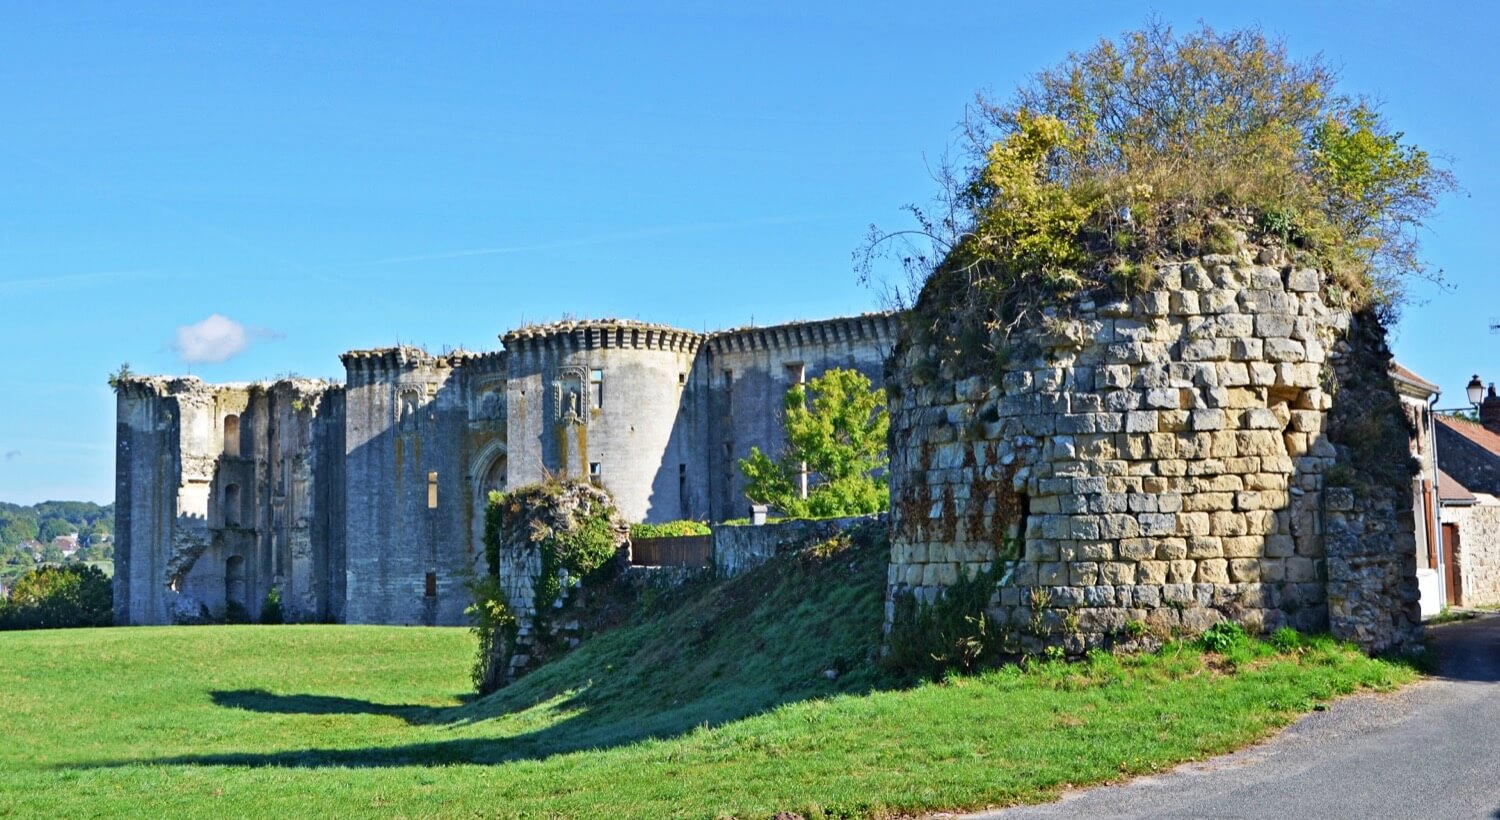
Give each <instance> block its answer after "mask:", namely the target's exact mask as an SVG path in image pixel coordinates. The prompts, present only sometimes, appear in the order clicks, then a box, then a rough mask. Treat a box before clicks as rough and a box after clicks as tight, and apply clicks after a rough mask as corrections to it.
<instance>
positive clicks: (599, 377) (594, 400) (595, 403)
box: [589, 370, 604, 410]
mask: <svg viewBox="0 0 1500 820" xmlns="http://www.w3.org/2000/svg"><path fill="white" fill-rule="evenodd" d="M589 406H590V407H592V408H594V409H595V410H598V409H599V408H601V407H603V406H604V371H603V370H590V371H589Z"/></svg>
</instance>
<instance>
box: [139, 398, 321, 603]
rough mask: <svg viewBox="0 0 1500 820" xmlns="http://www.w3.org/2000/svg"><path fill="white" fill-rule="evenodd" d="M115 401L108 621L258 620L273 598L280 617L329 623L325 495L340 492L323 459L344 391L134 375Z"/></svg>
mask: <svg viewBox="0 0 1500 820" xmlns="http://www.w3.org/2000/svg"><path fill="white" fill-rule="evenodd" d="M116 401H117V405H118V419H119V422H118V430H117V437H116V438H117V444H116V446H117V460H116V496H117V506H116V530H117V545H116V552H117V557H116V580H115V601H116V619H117V620H118V621H119V622H120V623H129V624H164V623H173V622H192V621H198V620H204V619H212V618H223V617H226V616H228V615H232V614H234V613H233V611H232V609H231V605H235V606H238V607H241V608H242V613H243V614H244V615H248V616H249V617H251V618H254V617H257V616H258V615H259V610H260V606H261V603H262V602H263V601H264V599H265V597H266V594H267V593H268V592H269V591H270V590H271V589H272V588H275V589H277V590H279V591H280V593H281V595H282V599H283V603H282V608H283V612H284V614H285V617H286V618H288V619H290V620H294V621H314V620H325V619H327V618H329V617H330V613H331V611H332V608H333V606H334V604H333V599H334V597H335V596H338V595H341V592H340V591H339V590H338V589H337V587H336V581H335V579H333V578H332V577H331V574H330V573H331V570H330V563H333V564H337V562H339V561H341V554H340V547H339V544H338V542H337V539H330V538H328V537H327V535H326V533H327V530H328V528H329V527H330V526H331V525H332V523H331V522H330V516H333V517H336V516H338V515H339V514H340V513H339V506H338V504H337V503H331V502H330V501H329V500H328V499H329V497H330V496H332V495H341V493H340V492H339V490H336V489H335V488H336V487H337V488H339V489H341V487H342V484H341V478H340V473H339V471H338V469H337V467H336V466H335V465H333V464H331V463H330V461H329V459H328V455H329V453H330V451H331V450H337V451H339V453H340V456H341V454H342V453H341V450H342V448H341V447H340V445H339V443H338V440H339V438H340V437H341V435H342V428H341V425H340V426H339V429H337V430H335V429H334V428H333V427H332V426H330V425H329V424H328V423H327V419H329V418H337V417H340V416H339V411H338V408H339V407H340V406H341V402H342V392H341V390H340V389H339V388H337V387H334V386H330V385H328V384H327V383H324V382H319V381H313V380H306V379H284V380H280V381H277V382H257V383H251V384H231V385H208V384H204V383H203V382H201V381H199V380H198V379H194V378H186V379H161V378H136V379H129V380H127V381H125V382H124V383H123V384H121V385H120V386H119V388H118V393H117V399H116ZM320 406H321V407H322V408H323V410H324V412H323V413H321V414H320V413H319V407H320ZM340 460H341V459H340ZM320 465H321V469H320ZM335 523H336V524H337V526H338V528H340V529H342V521H341V520H337V521H336V522H335Z"/></svg>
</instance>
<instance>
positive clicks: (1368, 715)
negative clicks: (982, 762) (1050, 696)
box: [969, 615, 1500, 820]
mask: <svg viewBox="0 0 1500 820" xmlns="http://www.w3.org/2000/svg"><path fill="white" fill-rule="evenodd" d="M1432 636H1433V644H1434V647H1435V648H1436V650H1437V651H1438V653H1439V655H1438V657H1439V659H1440V669H1441V672H1440V676H1438V677H1436V678H1433V679H1431V680H1428V681H1424V682H1422V683H1419V684H1417V685H1415V686H1411V687H1408V688H1407V689H1404V690H1402V691H1400V692H1397V693H1395V694H1390V695H1360V696H1355V697H1350V698H1346V699H1344V700H1341V701H1338V702H1336V703H1334V704H1332V705H1331V706H1329V708H1328V710H1327V711H1324V712H1314V713H1313V714H1311V715H1309V716H1308V717H1306V718H1303V719H1302V720H1300V721H1298V722H1297V723H1295V724H1293V725H1292V726H1291V727H1290V728H1288V729H1287V730H1286V731H1284V732H1283V733H1281V734H1280V735H1277V736H1276V737H1275V738H1272V739H1271V740H1269V741H1266V742H1265V743H1262V744H1259V745H1257V746H1253V747H1250V748H1248V749H1243V750H1241V751H1239V752H1236V753H1234V754H1230V755H1225V756H1223V757H1218V758H1214V759H1212V760H1208V761H1205V762H1202V763H1193V764H1188V765H1185V766H1180V767H1178V768H1176V769H1173V770H1172V771H1170V772H1167V773H1165V774H1162V775H1157V776H1152V777H1143V778H1139V779H1136V780H1132V781H1130V782H1128V783H1124V784H1121V785H1118V786H1103V787H1100V788H1094V789H1086V790H1080V791H1075V792H1070V793H1067V794H1066V795H1064V796H1063V798H1062V799H1061V800H1059V801H1057V802H1055V803H1049V804H1046V805H1042V806H1024V807H1018V808H1014V809H1004V810H999V811H992V812H985V813H982V814H976V815H969V817H971V818H993V819H996V820H998V819H999V818H1003V820H1023V818H1060V817H1069V818H1071V817H1090V818H1093V817H1109V818H1127V817H1132V818H1134V817H1138V818H1148V817H1149V818H1160V817H1214V818H1219V817H1223V818H1275V820H1301V818H1324V817H1328V818H1344V817H1348V818H1388V817H1389V818H1407V817H1411V818H1491V819H1492V820H1493V819H1494V818H1500V616H1495V615H1491V616H1487V617H1480V618H1476V619H1474V620H1470V621H1462V622H1458V623H1453V624H1448V625H1445V626H1440V627H1435V628H1433V629H1432Z"/></svg>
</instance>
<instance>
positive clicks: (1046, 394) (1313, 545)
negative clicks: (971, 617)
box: [888, 254, 1412, 651]
mask: <svg viewBox="0 0 1500 820" xmlns="http://www.w3.org/2000/svg"><path fill="white" fill-rule="evenodd" d="M1270 258H1279V257H1276V256H1275V255H1272V257H1270ZM1257 259H1258V257H1256V256H1255V255H1254V254H1245V255H1240V256H1236V255H1227V256H1222V257H1213V258H1211V259H1210V258H1204V259H1200V260H1188V261H1186V262H1184V263H1180V264H1169V265H1165V266H1163V267H1162V268H1161V269H1160V270H1159V271H1158V277H1157V279H1158V282H1159V283H1161V288H1162V290H1161V291H1160V292H1159V293H1158V294H1157V296H1155V297H1153V298H1149V299H1141V298H1137V299H1131V300H1126V299H1109V300H1103V301H1101V302H1100V303H1098V304H1096V303H1094V302H1091V301H1081V302H1079V303H1077V304H1074V305H1071V306H1068V307H1066V308H1065V309H1064V308H1059V315H1066V316H1067V319H1066V322H1068V323H1071V324H1070V326H1075V325H1076V326H1077V327H1080V328H1082V327H1096V328H1098V331H1097V332H1096V335H1095V336H1093V337H1092V339H1089V338H1082V337H1080V336H1079V335H1078V334H1070V335H1069V339H1070V341H1069V347H1068V348H1067V350H1066V353H1065V354H1062V355H1061V356H1059V357H1057V358H1054V359H1053V360H1045V357H1039V358H1038V359H1037V360H1034V361H1015V362H1010V363H1007V364H1005V365H1004V366H1002V367H1001V368H1000V370H1001V371H1002V372H1000V373H998V374H996V375H993V376H990V377H989V378H990V381H991V382H994V383H998V384H999V385H1000V388H1001V392H1002V393H1003V394H1004V395H1003V397H1002V398H1001V400H1000V401H999V402H998V403H997V404H995V405H993V406H994V407H995V410H994V413H995V414H996V416H997V420H996V421H995V422H994V433H995V434H994V435H991V428H990V427H988V426H986V427H985V428H984V429H983V433H984V437H983V439H982V444H983V448H982V449H981V448H975V449H971V450H969V451H968V452H970V453H973V454H974V455H973V456H972V457H973V458H975V459H976V460H977V461H978V468H977V469H979V470H980V471H984V470H986V469H988V467H989V466H990V465H991V464H993V463H995V462H1002V461H1003V462H1004V463H1005V464H1006V465H1010V466H1008V467H1007V469H1015V468H1016V467H1017V466H1018V465H1019V466H1024V467H1025V468H1026V469H1028V470H1029V471H1030V473H1029V475H1030V476H1032V478H1030V479H1029V480H1028V481H1027V482H1026V483H1025V484H1024V487H1023V490H1024V493H1025V498H1024V499H1020V498H1016V499H1014V500H1012V501H1007V500H1005V496H1004V494H1003V492H1000V493H999V494H996V493H992V492H990V491H988V490H983V491H979V492H975V493H971V494H970V495H961V494H955V493H953V492H951V491H948V490H944V489H942V488H944V487H948V486H949V485H950V484H951V483H953V482H955V481H957V482H962V481H963V479H962V478H961V477H960V478H956V479H955V478H952V477H950V475H949V473H950V471H949V470H948V469H947V468H941V469H940V468H938V467H937V466H935V465H936V461H935V460H934V457H935V456H936V455H937V453H938V450H937V447H938V446H939V445H940V444H941V443H942V442H945V441H948V440H949V439H947V438H946V437H945V436H946V433H945V432H944V431H942V430H939V429H938V428H936V427H935V426H933V425H930V424H927V423H924V422H922V421H920V420H919V419H920V412H921V411H922V409H923V408H924V406H925V402H926V399H925V398H924V397H923V395H922V394H921V392H920V391H918V390H912V389H909V388H908V389H905V390H904V391H903V390H901V389H900V388H901V387H902V385H901V384H900V383H899V380H900V379H901V378H903V375H902V374H900V373H897V374H896V378H897V379H898V384H897V387H898V391H897V392H899V393H900V397H899V398H897V399H895V400H894V401H893V405H892V407H893V416H892V419H893V421H892V436H893V440H895V441H901V442H907V443H908V446H909V447H910V449H909V451H908V452H907V454H906V455H904V456H902V457H900V458H893V462H892V472H891V480H892V493H893V502H894V509H895V513H894V516H893V521H894V538H895V540H896V542H897V543H900V542H902V541H912V542H917V541H922V540H924V539H929V540H930V539H932V538H934V537H936V538H939V539H941V538H942V537H945V536H943V535H942V534H941V533H940V532H938V530H939V529H941V526H948V532H949V533H950V535H949V536H947V537H953V538H958V539H971V540H974V541H976V542H977V543H989V541H988V540H987V539H988V538H989V535H988V534H987V532H986V528H988V527H993V526H994V524H993V523H992V522H993V521H994V520H995V518H996V514H997V511H999V510H1010V511H1011V513H1010V514H1012V515H1017V514H1021V513H1022V511H1024V510H1025V509H1028V508H1029V510H1030V512H1031V516H1030V520H1028V521H1026V522H1025V523H1024V525H1023V526H1022V527H1021V529H1022V530H1023V531H1024V532H1025V533H1026V539H1027V542H1028V546H1027V547H1026V548H1025V549H1024V550H1022V552H1021V556H1022V557H1021V558H1020V560H1021V561H1022V562H1023V563H1029V564H1032V565H1033V566H1034V567H1035V572H1034V573H1033V574H1034V577H1035V578H1036V582H1037V583H1038V584H1042V585H1046V586H1048V587H1050V588H1053V589H1055V590H1063V589H1075V590H1078V591H1077V592H1076V593H1072V592H1069V593H1059V594H1056V595H1054V596H1053V599H1052V600H1053V603H1052V604H1051V605H1050V606H1051V607H1052V610H1053V612H1052V613H1051V614H1047V613H1044V615H1046V617H1045V618H1044V619H1043V620H1044V621H1045V622H1046V623H1048V624H1051V625H1053V626H1057V625H1059V624H1062V623H1064V622H1065V621H1066V619H1065V618H1064V617H1063V611H1062V608H1064V607H1068V606H1073V607H1081V608H1082V609H1083V611H1082V612H1080V613H1078V618H1077V622H1078V624H1079V630H1080V633H1081V634H1080V635H1077V636H1071V637H1068V638H1066V639H1064V638H1062V637H1061V636H1054V639H1055V640H1057V641H1059V642H1060V643H1061V644H1062V645H1064V646H1065V647H1067V648H1069V649H1070V651H1071V650H1072V649H1076V648H1078V647H1088V646H1097V645H1104V644H1105V643H1107V642H1108V640H1109V635H1108V634H1107V632H1106V631H1107V629H1109V628H1112V627H1110V625H1111V624H1114V623H1115V622H1116V621H1117V620H1118V617H1119V616H1118V614H1117V613H1122V612H1123V613H1131V614H1130V615H1129V617H1130V618H1131V619H1141V620H1145V621H1147V622H1148V623H1161V624H1171V625H1172V626H1174V627H1179V628H1186V629H1201V628H1204V627H1206V626H1208V625H1211V624H1212V623H1214V622H1216V621H1218V620H1220V619H1222V618H1223V617H1235V618H1238V619H1240V620H1241V621H1242V622H1244V623H1245V624H1247V625H1249V626H1250V627H1252V628H1261V627H1265V628H1274V626H1277V625H1282V624H1290V625H1293V626H1296V627H1298V628H1302V629H1326V628H1332V629H1333V630H1334V631H1335V633H1336V634H1339V635H1340V636H1341V637H1350V638H1353V639H1356V640H1359V641H1361V642H1363V643H1365V645H1367V646H1369V647H1371V648H1387V647H1391V646H1405V645H1409V643H1410V637H1411V634H1412V628H1411V622H1410V620H1409V619H1408V610H1409V607H1407V606H1406V603H1405V602H1404V596H1406V595H1407V593H1406V591H1405V585H1406V580H1405V579H1406V576H1405V575H1404V574H1403V573H1404V572H1405V568H1404V566H1403V563H1402V562H1403V561H1406V560H1407V559H1408V558H1409V557H1410V555H1411V545H1410V544H1408V543H1407V542H1406V541H1404V540H1403V537H1402V536H1401V535H1399V533H1400V531H1401V526H1400V525H1399V524H1398V515H1397V511H1398V509H1399V503H1398V502H1397V501H1390V500H1384V501H1378V503H1377V502H1376V501H1373V500H1371V499H1367V498H1364V497H1357V496H1356V494H1353V493H1350V492H1348V491H1345V490H1341V489H1340V488H1329V489H1327V490H1325V489H1324V487H1323V475H1324V473H1325V472H1326V471H1327V470H1328V469H1329V468H1330V467H1332V466H1333V465H1335V464H1340V463H1342V462H1341V459H1344V458H1345V457H1346V455H1345V454H1342V453H1341V452H1340V450H1338V449H1337V448H1335V447H1334V446H1333V444H1332V443H1331V442H1330V441H1329V438H1328V430H1329V421H1328V419H1329V412H1330V410H1331V409H1332V408H1333V407H1334V394H1333V393H1331V392H1325V389H1324V388H1325V387H1326V386H1328V384H1329V382H1328V379H1329V378H1330V376H1331V377H1332V378H1333V383H1342V380H1344V379H1345V378H1346V377H1347V375H1348V371H1347V368H1348V367H1350V366H1352V365H1350V364H1349V362H1350V361H1352V360H1353V359H1354V358H1358V357H1351V356H1350V355H1349V352H1350V350H1351V349H1352V348H1351V347H1350V345H1351V343H1350V342H1349V341H1348V338H1349V337H1347V336H1346V331H1347V330H1348V328H1349V323H1350V321H1351V319H1350V316H1349V314H1348V313H1346V312H1342V311H1334V310H1329V309H1328V308H1327V306H1325V305H1324V304H1323V302H1322V300H1321V296H1320V295H1319V289H1320V287H1321V276H1320V275H1319V274H1318V273H1317V272H1316V271H1311V270H1305V269H1293V268H1275V267H1268V266H1267V265H1266V264H1264V263H1261V262H1259V261H1257ZM1362 338H1368V337H1362ZM1364 343H1365V342H1361V344H1364ZM1377 344H1378V343H1377ZM1012 349H1015V348H1012ZM1375 353H1376V354H1377V356H1376V357H1377V358H1378V356H1379V355H1381V354H1382V351H1375ZM1364 360H1370V359H1369V357H1368V356H1366V357H1364ZM1381 361H1382V362H1383V361H1384V360H1383V359H1382V360H1381ZM1014 373H1024V374H1027V375H1026V376H1024V377H1017V376H1014V375H1013V374H1014ZM1381 375H1383V374H1381ZM1362 383H1365V384H1369V383H1377V384H1378V383H1380V380H1379V379H1376V380H1373V382H1372V380H1368V379H1365V380H1364V381H1363V382H1362ZM944 406H945V407H946V406H947V405H944ZM1058 408H1062V409H1061V410H1059V409H1058ZM1080 408H1089V409H1088V410H1086V411H1085V410H1081V409H1080ZM974 412H976V411H968V413H969V414H973V413H974ZM1096 413H1097V414H1099V415H1097V416H1096V415H1091V414H1096ZM1105 417H1107V418H1109V419H1110V420H1109V421H1108V422H1104V421H1102V419H1104V418H1105ZM1011 422H1014V423H1015V426H1010V423H1011ZM950 426H951V425H950ZM971 429H972V428H971ZM1016 430H1019V431H1024V432H1025V434H1026V438H1025V439H1018V438H1016V437H1015V434H1014V432H1012V431H1016ZM1406 457H1407V454H1406V453H1392V454H1391V458H1392V459H1395V460H1402V461H1403V463H1404V460H1405V459H1406ZM1007 459H1009V460H1007ZM938 460H941V459H938ZM1015 486H1017V487H1022V485H1020V484H1017V485H1015ZM976 489H977V488H976ZM940 499H941V500H943V501H944V504H943V507H942V509H941V510H940V511H939V512H940V514H939V515H938V516H937V518H936V519H933V518H931V517H928V516H925V515H917V516H911V515H908V514H907V513H908V511H922V512H924V513H925V512H929V511H930V508H931V503H932V502H933V501H935V500H940ZM976 503H984V504H987V505H988V506H984V507H982V508H981V509H980V510H979V512H976V511H975V509H973V508H972V507H971V505H974V504H976ZM1407 503H1408V504H1409V499H1408V501H1407ZM999 517H1000V518H1002V519H1003V518H1004V514H1003V513H1001V514H999ZM950 520H951V521H952V524H951V525H941V526H940V522H944V521H950ZM1408 520H1409V519H1408ZM1408 526H1409V524H1408ZM1033 541H1035V542H1037V543H1038V544H1039V546H1038V547H1036V548H1033V547H1031V546H1030V544H1031V543H1032V542H1033ZM1325 542H1326V543H1325ZM1054 549H1055V550H1056V552H1054V551H1053V550H1054ZM893 554H894V555H895V556H896V560H901V559H902V558H901V557H902V555H903V553H901V552H899V551H896V552H894V553H893ZM1325 554H1326V555H1327V556H1328V557H1327V559H1326V563H1325V558H1324V556H1325ZM928 560H929V561H930V560H934V559H931V558H929V559H928ZM892 577H893V578H910V577H911V576H910V575H902V574H901V573H896V574H893V575H892ZM924 577H925V576H924ZM1016 577H1019V574H1017V576H1016ZM1107 590H1115V591H1114V592H1113V593H1112V594H1111V593H1108V592H1106V591H1107ZM888 594H889V595H890V596H898V595H904V594H916V595H918V596H919V597H922V596H927V595H930V594H931V593H930V592H929V591H928V590H925V589H922V590H913V589H911V588H910V587H909V586H904V585H902V584H900V583H896V584H893V585H892V586H891V587H890V589H889V591H888ZM1026 599H1027V596H1026V595H1024V594H1021V595H1018V596H1017V600H1026ZM1062 600H1066V601H1068V602H1069V603H1066V604H1061V603H1057V602H1058V601H1062ZM1029 617H1030V616H1029V615H1027V616H1022V615H1020V614H1017V615H1016V616H1015V617H1013V618H1011V621H1012V622H1014V623H1024V622H1029V621H1027V618H1029ZM1049 628H1052V627H1049Z"/></svg>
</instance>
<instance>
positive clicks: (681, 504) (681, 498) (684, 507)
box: [677, 464, 692, 518]
mask: <svg viewBox="0 0 1500 820" xmlns="http://www.w3.org/2000/svg"><path fill="white" fill-rule="evenodd" d="M677 506H678V513H679V514H680V515H681V516H682V517H683V518H691V517H692V516H691V515H689V514H688V497H687V465H686V464H679V465H677Z"/></svg>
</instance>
